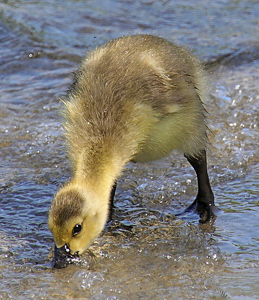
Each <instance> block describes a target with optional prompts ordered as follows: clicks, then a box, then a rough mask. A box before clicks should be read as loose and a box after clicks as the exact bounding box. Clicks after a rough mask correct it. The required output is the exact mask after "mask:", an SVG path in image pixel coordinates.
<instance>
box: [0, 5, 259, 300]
mask: <svg viewBox="0 0 259 300" xmlns="http://www.w3.org/2000/svg"><path fill="white" fill-rule="evenodd" d="M258 20H259V7H258V3H257V1H252V0H250V1H248V0H246V1H230V0H225V1H213V3H211V1H201V0H200V1H199V0H197V1H192V2H191V3H190V1H170V0H169V1H149V0H142V1H140V0H139V1H133V0H132V1H131V0H124V1H112V0H108V1H98V3H97V2H96V1H87V2H85V1H79V0H78V1H76V0H75V1H53V0H48V1H40V2H39V1H25V0H23V1H5V2H2V3H0V88H1V98H0V103H1V105H0V117H1V122H0V148H1V151H0V168H1V178H0V197H1V201H0V222H1V228H0V237H1V244H0V270H1V271H0V299H5V300H6V299H18V300H21V299H91V300H94V299H95V300H96V299H109V300H111V299H127V300H128V299H129V300H132V299H183V300H184V299H235V300H241V299H242V300H244V299H245V300H251V299H258V298H259V288H258V286H259V282H258V281H259V280H258V278H259V233H258V232H259V221H258V211H259V168H258V166H259V152H258V143H259V130H258V126H259V125H258V108H259V107H258V106H259V104H258V103H259V92H258V87H259V75H258V67H259V43H258V41H259V30H258ZM132 33H150V34H156V35H159V36H162V37H165V38H167V39H169V40H171V41H174V42H177V43H179V44H182V45H185V46H187V47H189V48H190V49H191V50H192V51H193V52H194V53H195V54H196V55H197V56H198V57H200V58H201V60H202V61H204V62H205V63H206V66H207V72H208V78H209V80H210V95H211V97H210V99H209V100H208V103H207V110H208V111H209V123H210V128H211V132H210V136H209V138H210V142H211V145H210V150H209V153H208V156H209V159H208V168H209V173H210V178H211V183H212V186H213V190H214V193H215V197H216V203H217V205H218V207H219V208H220V209H221V212H222V213H221V214H220V215H219V216H218V218H217V219H216V221H215V223H214V224H213V226H200V225H199V224H198V218H197V217H194V216H189V217H186V218H185V219H179V218H175V217H174V214H175V213H176V212H179V211H181V210H183V209H184V208H185V207H186V206H187V205H188V204H190V203H191V202H192V201H193V199H194V197H195V194H196V178H195V174H194V171H193V170H192V168H191V167H190V166H189V165H188V163H187V161H186V160H185V159H184V158H183V157H182V156H181V155H180V154H177V153H172V154H171V155H170V156H169V157H168V158H166V159H163V160H161V161H158V162H154V163H151V164H145V165H138V164H129V165H127V167H126V169H125V171H124V173H123V175H122V177H121V178H120V180H119V182H118V190H117V193H116V196H115V205H116V210H115V218H114V222H113V224H112V225H111V226H110V227H108V228H106V230H105V231H104V233H103V235H102V236H101V237H100V238H98V240H97V241H96V242H95V243H94V245H93V246H92V247H91V248H90V251H89V252H88V253H86V254H85V255H83V257H82V259H81V261H80V262H78V264H76V265H71V266H69V267H68V268H66V269H62V270H55V269H53V268H52V266H51V258H50V256H51V249H52V247H53V239H52V236H51V234H50V232H49V230H48V226H47V213H48V209H49V205H50V203H51V200H52V197H53V194H54V193H55V192H56V191H57V189H58V187H59V186H60V185H62V184H63V183H64V182H65V181H66V180H68V179H69V178H70V176H71V173H70V167H69V162H68V159H67V155H66V151H65V145H64V140H63V137H62V128H61V118H60V116H59V114H58V109H59V106H60V102H59V97H60V96H62V95H63V94H64V92H65V90H66V88H67V86H68V84H69V82H70V80H71V73H72V72H73V71H74V70H75V69H76V68H77V67H78V65H79V62H80V60H81V58H82V57H83V56H84V55H85V54H86V52H87V51H89V50H92V49H94V48H95V47H96V46H98V45H101V44H103V43H104V42H107V41H108V40H110V39H111V38H115V37H118V36H121V35H125V34H132Z"/></svg>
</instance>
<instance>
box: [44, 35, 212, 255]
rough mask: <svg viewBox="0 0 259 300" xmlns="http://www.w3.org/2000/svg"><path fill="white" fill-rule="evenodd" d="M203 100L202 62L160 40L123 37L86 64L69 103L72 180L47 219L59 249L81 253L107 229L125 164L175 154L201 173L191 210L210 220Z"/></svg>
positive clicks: (67, 123)
mask: <svg viewBox="0 0 259 300" xmlns="http://www.w3.org/2000/svg"><path fill="white" fill-rule="evenodd" d="M206 97H207V92H206V82H205V79H204V75H203V70H202V67H201V64H200V63H199V61H198V60H197V59H196V58H195V57H194V56H193V55H192V54H190V53H189V52H188V51H187V50H185V49H184V48H182V47H179V46H176V45H173V44H172V43H170V42H168V41H166V40H164V39H162V38H159V37H155V36H151V35H135V36H127V37H122V38H119V39H116V40H112V41H110V42H109V43H107V44H106V45H103V46H101V47H100V48H98V49H96V50H95V51H93V52H91V53H90V54H89V55H88V56H87V57H86V59H85V60H84V61H83V62H82V65H81V67H80V68H79V69H78V71H77V72H76V73H75V75H74V81H73V83H72V84H71V87H70V89H69V91H68V93H67V96H66V98H65V99H64V103H65V105H64V111H63V113H64V117H65V123H64V127H65V130H66V138H67V142H68V151H69V156H70V159H71V162H72V167H73V177H72V179H71V181H70V182H68V183H67V184H66V185H65V186H64V187H62V188H61V189H60V190H59V191H58V193H57V194H56V196H55V198H54V200H53V202H52V205H51V208H50V211H49V228H50V230H51V231H52V233H53V237H54V241H55V244H56V247H57V248H62V247H64V246H65V247H66V250H67V251H68V252H70V254H72V255H73V254H75V253H78V254H81V253H83V252H84V251H85V249H87V248H88V247H89V246H90V244H91V243H92V242H93V241H94V239H95V238H96V237H98V235H99V234H100V233H101V231H102V230H103V228H104V226H105V224H106V222H107V219H108V216H109V214H110V206H111V205H112V201H113V196H114V192H115V185H114V184H115V182H116V179H117V178H118V177H119V176H120V174H121V172H122V170H123V168H124V166H125V164H126V163H127V162H129V161H135V162H146V161H152V160H156V159H159V158H161V157H164V156H166V155H168V154H169V153H170V152H171V151H172V150H173V149H177V150H180V151H182V152H183V153H184V155H185V156H186V157H187V159H188V160H189V162H190V163H191V165H192V166H193V167H194V169H195V171H196V173H197V177H198V195H197V197H196V199H195V201H194V203H193V204H192V205H191V208H192V209H196V211H197V212H198V213H199V214H200V216H201V220H202V221H203V222H205V221H208V220H209V219H210V218H211V216H212V211H211V207H212V206H214V197H213V193H212V191H211V188H210V183H209V178H208V174H207V163H206V151H205V149H206V144H207V135H206V129H207V125H206V118H205V109H204V107H203V101H204V100H206Z"/></svg>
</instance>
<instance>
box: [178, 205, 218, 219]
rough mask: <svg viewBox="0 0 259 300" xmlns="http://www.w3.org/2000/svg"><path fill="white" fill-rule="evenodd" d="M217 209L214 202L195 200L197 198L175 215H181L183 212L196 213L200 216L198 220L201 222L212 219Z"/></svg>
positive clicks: (214, 217) (215, 215)
mask: <svg viewBox="0 0 259 300" xmlns="http://www.w3.org/2000/svg"><path fill="white" fill-rule="evenodd" d="M218 212H219V209H218V208H217V207H216V206H215V205H214V204H210V203H209V204H208V203H204V202H200V201H197V199H196V200H195V201H194V202H193V203H192V204H191V205H190V206H188V207H187V208H186V209H185V210H184V212H183V213H180V214H177V216H181V215H184V214H190V213H193V214H197V215H199V216H200V220H199V222H200V223H201V224H204V223H208V222H210V221H214V220H215V219H216V217H217V214H218Z"/></svg>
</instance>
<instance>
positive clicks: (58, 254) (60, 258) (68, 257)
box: [53, 244, 79, 269]
mask: <svg viewBox="0 0 259 300" xmlns="http://www.w3.org/2000/svg"><path fill="white" fill-rule="evenodd" d="M78 260H79V255H78V253H77V252H76V253H75V254H73V255H72V254H71V253H70V249H69V247H68V246H67V244H65V245H64V246H62V247H60V248H57V247H56V245H55V250H54V258H53V267H54V268H57V269H62V268H65V267H67V266H68V265H69V264H72V263H74V262H76V261H78Z"/></svg>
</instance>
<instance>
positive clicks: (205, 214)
mask: <svg viewBox="0 0 259 300" xmlns="http://www.w3.org/2000/svg"><path fill="white" fill-rule="evenodd" d="M185 157H186V158H187V159H188V161H189V163H190V164H191V165H192V167H193V168H194V170H195V172H196V175H197V180H198V194H197V197H196V199H195V200H194V202H193V203H192V204H191V205H190V206H189V207H188V208H187V209H186V210H185V212H189V211H196V212H197V213H198V214H199V216H200V223H206V222H208V221H209V220H210V219H212V217H213V216H214V214H213V211H212V209H213V208H214V207H215V206H214V195H213V192H212V189H211V186H210V181H209V176H208V172H207V159H206V151H205V150H203V151H202V152H201V154H200V156H198V157H192V156H188V155H185Z"/></svg>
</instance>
